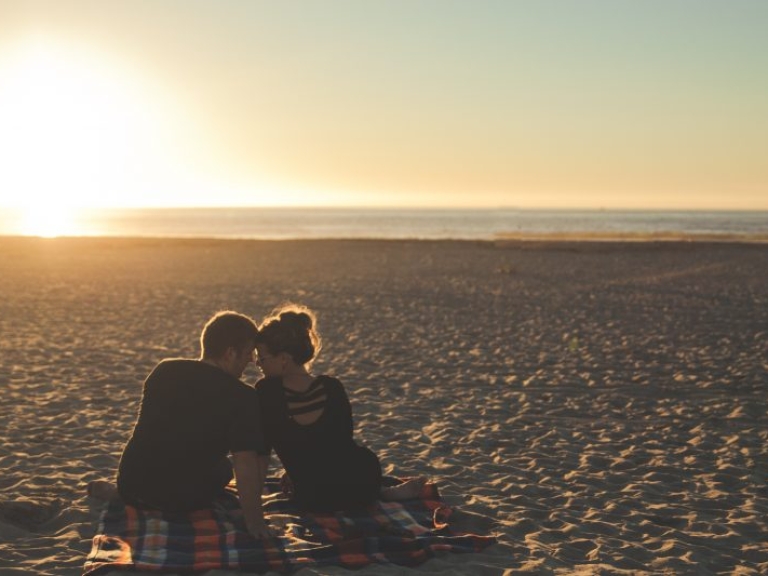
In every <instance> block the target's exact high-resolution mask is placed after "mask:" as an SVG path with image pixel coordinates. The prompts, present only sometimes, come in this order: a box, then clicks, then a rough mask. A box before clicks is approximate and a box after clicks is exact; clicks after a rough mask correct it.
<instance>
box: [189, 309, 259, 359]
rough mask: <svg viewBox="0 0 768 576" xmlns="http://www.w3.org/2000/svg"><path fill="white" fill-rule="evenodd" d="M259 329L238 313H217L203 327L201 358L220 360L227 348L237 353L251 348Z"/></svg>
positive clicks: (229, 311)
mask: <svg viewBox="0 0 768 576" xmlns="http://www.w3.org/2000/svg"><path fill="white" fill-rule="evenodd" d="M258 334H259V329H258V328H257V327H256V324H255V323H254V321H253V320H251V319H250V318H248V316H246V315H244V314H240V313H239V312H232V311H231V310H224V311H222V312H217V313H216V314H215V315H214V316H213V317H212V318H211V319H210V320H208V322H206V324H205V326H204V327H203V332H202V334H200V348H201V352H202V357H203V358H221V357H222V356H223V355H224V353H225V352H226V351H227V349H228V348H234V349H236V350H238V351H241V350H244V349H245V348H246V347H247V346H253V345H254V344H255V343H256V338H257V336H258Z"/></svg>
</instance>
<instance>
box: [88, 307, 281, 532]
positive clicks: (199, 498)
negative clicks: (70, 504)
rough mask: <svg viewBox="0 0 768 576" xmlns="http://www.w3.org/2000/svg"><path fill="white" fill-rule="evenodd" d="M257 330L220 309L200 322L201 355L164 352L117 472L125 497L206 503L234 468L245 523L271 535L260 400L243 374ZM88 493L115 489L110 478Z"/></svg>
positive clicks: (147, 502)
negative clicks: (196, 357) (261, 455)
mask: <svg viewBox="0 0 768 576" xmlns="http://www.w3.org/2000/svg"><path fill="white" fill-rule="evenodd" d="M257 334H258V329H257V328H256V325H255V324H254V323H253V321H252V320H251V319H250V318H248V317H247V316H244V315H242V314H238V313H237V312H231V311H225V312H219V313H218V314H216V315H215V316H214V317H213V318H211V319H210V320H209V321H208V323H207V324H206V325H205V327H204V328H203V332H202V335H201V337H200V345H201V349H202V353H201V358H200V359H199V360H184V359H174V360H164V361H162V362H160V364H158V365H157V366H156V367H155V369H154V370H153V371H152V373H151V374H150V375H149V376H148V377H147V379H146V381H145V383H144V391H143V395H142V399H141V407H140V409H139V416H138V419H137V421H136V424H135V425H134V429H133V434H132V435H131V438H130V439H129V440H128V443H127V444H126V446H125V448H124V450H123V454H122V456H121V458H120V465H119V468H118V472H117V491H116V492H117V493H118V494H119V496H120V498H121V499H122V500H123V501H124V502H126V503H127V504H130V505H133V506H137V507H143V508H153V509H159V510H163V511H168V512H187V511H191V510H197V509H200V508H207V507H210V506H211V505H212V503H213V501H214V499H215V498H216V496H217V495H219V494H220V493H221V492H222V491H223V490H224V487H225V486H226V485H227V484H228V483H229V481H230V480H231V479H232V477H233V472H234V478H235V479H236V481H237V491H238V496H239V499H240V506H241V507H242V509H243V514H244V517H245V521H246V525H247V527H248V531H249V532H250V533H251V534H252V535H253V536H255V537H257V538H262V537H269V536H270V532H269V529H268V527H267V524H266V522H265V520H264V513H263V511H262V507H261V491H262V488H263V483H264V473H263V471H262V468H261V465H260V462H259V458H258V453H259V452H263V451H264V440H263V437H262V433H261V427H260V421H259V418H260V416H259V407H258V400H257V397H256V392H255V390H254V389H253V388H251V387H250V386H248V385H246V384H244V383H243V382H241V381H240V380H239V379H240V377H241V376H242V374H243V371H244V370H245V368H246V367H247V366H248V364H250V363H251V362H253V359H254V353H253V351H254V348H255V346H256V337H257ZM227 454H231V455H232V462H233V463H234V470H233V467H232V465H231V464H230V462H229V459H228V458H227ZM89 493H90V494H91V495H92V496H96V497H102V498H108V497H110V496H115V495H116V494H115V488H114V485H111V484H108V483H106V482H93V483H91V485H90V486H89Z"/></svg>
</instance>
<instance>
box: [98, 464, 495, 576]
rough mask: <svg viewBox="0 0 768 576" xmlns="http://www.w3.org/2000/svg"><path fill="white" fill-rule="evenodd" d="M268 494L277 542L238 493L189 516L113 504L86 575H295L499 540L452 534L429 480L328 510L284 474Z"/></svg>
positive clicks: (420, 558)
mask: <svg viewBox="0 0 768 576" xmlns="http://www.w3.org/2000/svg"><path fill="white" fill-rule="evenodd" d="M393 481H394V482H395V483H397V479H393ZM265 492H267V493H270V494H269V495H268V496H267V497H265V506H264V509H265V514H266V517H267V521H268V522H269V523H270V524H271V525H272V526H273V527H275V528H277V529H278V530H279V532H280V533H281V535H280V537H278V538H274V539H271V540H257V539H255V538H253V537H252V536H251V535H250V534H248V532H247V531H246V528H245V522H244V520H243V515H242V511H241V510H240V507H239V504H238V501H237V497H236V495H235V494H234V492H228V493H226V494H224V495H222V496H221V497H220V498H219V499H218V500H217V501H216V503H215V506H214V507H213V508H212V509H206V510H198V511H195V512H192V513H189V514H165V513H162V512H159V511H156V510H141V509H137V508H134V507H132V506H126V505H124V504H123V503H121V502H120V501H112V502H110V503H109V504H108V505H107V508H106V509H105V510H104V513H103V514H102V517H101V520H100V522H99V526H98V529H97V534H96V535H95V536H94V538H93V547H92V549H91V552H90V554H88V557H87V558H86V561H85V566H84V576H95V575H97V574H101V573H104V572H108V571H110V570H139V571H148V572H191V571H204V570H211V569H223V570H226V569H230V570H241V571H257V572H265V571H268V570H274V571H278V572H292V571H294V570H298V569H300V568H305V567H311V566H325V565H338V566H343V567H346V568H358V567H361V566H365V565H366V564H371V563H383V564H399V565H405V566H415V565H417V564H421V563H422V562H424V561H426V560H428V559H429V558H431V557H432V556H434V555H435V553H436V552H478V551H480V550H482V549H483V548H485V547H487V546H489V545H491V544H493V543H495V541H496V540H495V538H494V537H493V536H479V535H474V534H459V533H453V532H451V530H450V528H449V526H448V523H447V521H448V516H449V515H450V512H451V510H450V508H448V507H447V506H446V505H445V503H444V502H443V501H442V500H441V499H440V495H439V493H438V490H437V486H435V485H434V484H429V483H428V484H426V485H425V486H424V489H423V490H422V494H421V496H420V497H419V498H414V499H411V500H405V501H399V502H376V503H374V504H372V505H371V506H368V507H366V508H364V509H359V510H346V511H343V512H334V513H324V514H317V513H308V512H301V511H299V509H298V508H297V507H296V506H295V504H294V503H293V502H292V501H291V500H289V499H287V498H286V497H285V495H284V494H282V493H281V492H280V481H279V479H277V478H268V479H267V483H266V485H265Z"/></svg>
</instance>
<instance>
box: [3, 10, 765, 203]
mask: <svg viewBox="0 0 768 576" xmlns="http://www.w3.org/2000/svg"><path fill="white" fill-rule="evenodd" d="M766 31H768V2H766V1H765V0H754V1H752V0H733V1H730V2H726V1H721V0H699V1H693V0H690V1H685V0H636V1H629V0H601V1H597V0H561V1H555V0H528V1H517V0H499V1H490V0H464V1H454V0H311V1H305V2H298V1H295V2H284V1H280V0H274V1H258V0H240V1H235V0H215V1H214V0H211V1H201V0H179V1H177V0H162V1H157V0H129V1H122V0H110V1H79V0H78V1H67V0H53V1H49V2H38V1H34V0H19V1H12V0H0V206H14V205H20V206H27V207H29V206H36V205H41V204H47V205H49V206H61V207H64V206H69V205H73V206H81V205H82V206H143V205H150V206H157V205H164V206H174V205H193V206H210V205H295V204H302V205H354V206H384V205H394V206H441V207H442V206H457V207H458V206H460V207H496V206H509V207H562V208H571V207H581V208H641V209H657V208H658V209H670V208H672V209H678V208H680V209H763V210H765V209H768V33H767V32H766Z"/></svg>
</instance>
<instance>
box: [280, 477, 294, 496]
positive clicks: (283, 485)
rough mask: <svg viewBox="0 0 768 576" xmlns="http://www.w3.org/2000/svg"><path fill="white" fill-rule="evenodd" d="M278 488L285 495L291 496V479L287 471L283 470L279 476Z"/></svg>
mask: <svg viewBox="0 0 768 576" xmlns="http://www.w3.org/2000/svg"><path fill="white" fill-rule="evenodd" d="M280 490H282V491H283V494H285V495H286V496H293V480H291V477H290V476H288V473H287V472H283V475H282V476H281V477H280Z"/></svg>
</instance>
